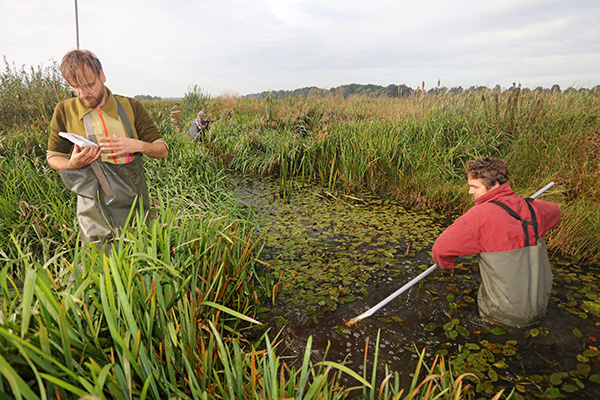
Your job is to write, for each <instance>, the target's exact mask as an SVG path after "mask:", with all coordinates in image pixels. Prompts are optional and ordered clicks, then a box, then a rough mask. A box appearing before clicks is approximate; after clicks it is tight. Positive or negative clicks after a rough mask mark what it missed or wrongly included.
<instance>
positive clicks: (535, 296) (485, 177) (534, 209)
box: [433, 157, 560, 328]
mask: <svg viewBox="0 0 600 400" xmlns="http://www.w3.org/2000/svg"><path fill="white" fill-rule="evenodd" d="M467 173H468V184H469V194H471V195H473V197H474V202H475V206H474V207H473V208H471V209H470V210H469V211H467V212H466V213H465V214H464V215H462V216H461V217H459V218H458V219H457V220H456V221H455V222H454V223H453V224H452V225H450V227H448V229H446V230H445V231H444V232H443V233H442V234H441V235H440V237H439V238H438V239H437V240H436V242H435V244H434V245H433V259H434V261H435V262H436V263H437V265H438V266H439V267H440V268H442V269H445V270H449V269H452V268H454V264H455V263H456V259H457V258H458V257H459V256H465V255H469V254H477V253H479V271H480V273H481V286H480V287H479V293H478V295H477V302H478V305H479V313H480V315H481V316H482V317H485V318H488V319H492V320H495V321H497V322H500V323H503V324H505V325H509V326H513V327H518V328H520V327H525V326H528V325H531V324H533V323H534V322H535V321H536V320H538V319H540V318H543V317H544V316H545V314H546V307H547V305H548V299H549V297H550V290H551V288H552V270H551V269H550V262H549V260H548V254H547V252H546V242H545V239H544V238H543V235H544V233H546V232H547V231H548V230H550V229H552V228H554V227H555V226H556V225H557V224H558V221H559V219H560V209H559V207H558V205H557V204H554V203H550V202H546V201H542V200H531V199H523V198H521V197H519V196H517V195H516V194H515V192H513V191H512V189H511V188H510V185H509V184H508V178H509V174H508V166H507V164H506V162H504V161H503V160H498V159H492V158H487V157H486V158H480V159H477V160H474V161H471V162H470V163H469V164H468V165H467Z"/></svg>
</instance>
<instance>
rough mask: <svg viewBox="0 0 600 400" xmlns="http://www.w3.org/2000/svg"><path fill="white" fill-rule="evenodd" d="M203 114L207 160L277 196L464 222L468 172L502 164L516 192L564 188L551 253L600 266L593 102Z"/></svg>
mask: <svg viewBox="0 0 600 400" xmlns="http://www.w3.org/2000/svg"><path fill="white" fill-rule="evenodd" d="M184 101H185V100H184ZM204 109H205V111H208V113H209V116H210V117H211V118H212V119H214V120H215V121H216V122H215V123H214V124H213V126H212V129H211V131H210V134H209V135H208V137H207V146H208V148H209V150H210V151H211V154H213V155H214V156H215V157H216V158H217V159H219V160H220V162H221V165H224V166H227V167H230V168H234V169H236V170H238V171H240V172H242V173H256V174H277V175H278V176H279V177H280V180H281V194H282V196H286V194H287V193H288V191H289V190H290V188H292V187H293V181H294V179H298V178H309V179H312V180H313V181H314V182H316V183H317V184H319V185H322V186H324V187H326V188H328V189H329V190H333V191H341V192H347V193H352V192H355V191H357V190H358V189H368V190H370V191H373V192H375V193H378V194H381V195H383V196H386V197H393V198H395V199H397V200H400V201H401V202H403V203H405V204H409V205H416V206H421V207H426V208H433V209H436V210H438V211H442V212H445V213H448V214H451V213H452V214H453V213H456V214H458V213H462V212H464V211H465V210H466V209H468V208H469V207H470V206H471V205H472V202H471V199H470V198H469V196H468V195H467V193H466V192H467V190H466V185H465V174H464V165H465V164H466V162H468V161H469V160H471V159H474V158H476V157H479V156H492V157H500V158H504V159H506V160H507V161H508V162H509V163H510V170H511V175H512V177H511V184H512V186H513V188H514V189H515V190H516V191H517V192H518V193H523V194H525V193H533V192H535V191H536V190H537V189H538V188H540V187H542V186H544V185H545V184H546V183H548V182H550V181H555V182H556V183H557V185H556V186H555V188H554V189H552V190H551V192H549V193H547V194H545V195H544V196H545V197H544V198H545V199H546V200H550V201H555V202H557V203H559V204H560V206H561V209H562V213H563V218H562V221H561V223H560V225H559V226H558V228H556V229H554V230H553V231H551V232H550V233H549V234H548V239H549V248H550V249H551V250H553V251H556V252H560V253H561V254H563V255H566V256H569V257H572V258H574V259H577V260H579V261H586V262H591V263H598V262H599V261H600V244H599V243H598V242H597V240H596V238H597V237H598V236H600V155H599V154H600V140H599V136H598V132H600V95H599V94H598V93H596V92H589V91H577V90H567V91H564V92H555V93H549V92H535V91H530V90H526V89H525V90H523V89H520V88H518V87H515V88H512V89H510V90H507V91H504V92H499V91H494V90H487V89H486V90H482V89H479V90H473V91H465V92H463V93H461V94H458V95H454V94H449V93H440V94H436V95H423V96H420V95H417V96H414V97H412V98H408V99H387V98H376V99H371V98H366V97H351V98H348V99H344V98H342V97H314V98H293V99H287V100H277V101H275V100H272V99H269V98H267V99H265V100H256V99H254V100H249V99H239V98H226V97H223V98H218V99H211V101H210V102H209V103H207V104H204ZM189 118H191V117H190V116H188V115H184V120H186V121H187V119H189Z"/></svg>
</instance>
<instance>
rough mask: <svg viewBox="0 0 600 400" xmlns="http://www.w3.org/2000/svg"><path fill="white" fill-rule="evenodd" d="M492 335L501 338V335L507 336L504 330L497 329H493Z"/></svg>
mask: <svg viewBox="0 0 600 400" xmlns="http://www.w3.org/2000/svg"><path fill="white" fill-rule="evenodd" d="M492 334H494V335H496V336H500V335H504V334H506V331H505V330H504V329H502V328H499V327H495V328H494V329H492Z"/></svg>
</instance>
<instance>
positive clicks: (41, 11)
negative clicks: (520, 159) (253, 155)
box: [0, 0, 600, 97]
mask: <svg viewBox="0 0 600 400" xmlns="http://www.w3.org/2000/svg"><path fill="white" fill-rule="evenodd" d="M0 5H1V6H2V10H3V13H2V15H1V16H0V34H1V35H2V36H1V37H2V46H1V47H0V48H1V49H2V55H4V56H7V59H8V60H9V61H12V62H15V63H17V64H18V65H20V64H31V65H39V64H41V63H46V64H47V63H48V62H49V61H51V60H60V59H61V58H62V55H63V54H64V53H65V52H66V51H68V50H70V49H72V48H74V47H75V40H74V37H75V35H74V33H75V28H74V7H73V4H72V3H70V4H66V3H56V4H55V3H49V2H46V1H42V0H30V1H28V2H20V3H18V2H12V1H9V0H0ZM79 17H80V18H79V20H80V24H79V25H80V43H81V47H83V48H88V49H90V50H92V51H94V52H95V53H96V54H97V55H98V56H99V57H100V58H101V60H102V62H103V66H104V69H105V71H106V74H107V79H108V85H109V87H111V89H113V90H114V91H115V92H117V93H122V94H126V95H135V94H151V95H155V96H163V97H167V96H181V95H183V94H184V93H185V92H186V90H187V89H188V88H189V87H190V86H191V85H198V86H200V87H202V88H204V89H205V90H207V91H208V92H210V93H212V94H214V95H217V94H219V93H221V92H225V91H227V92H235V93H239V94H247V93H255V92H261V91H264V90H269V89H273V90H279V89H295V88H299V87H305V86H318V87H324V88H329V87H334V86H339V85H342V84H348V83H373V84H380V85H388V84H392V83H393V84H402V83H404V84H407V85H409V86H411V87H417V86H420V85H421V82H423V81H425V82H426V85H427V86H428V87H433V86H436V85H437V81H438V79H440V80H441V82H442V84H444V85H446V86H449V87H452V86H459V85H460V86H463V87H469V86H473V85H489V86H495V85H496V84H500V85H502V86H510V85H512V82H523V83H525V82H527V85H529V86H534V87H535V86H548V87H549V86H551V85H552V84H554V83H558V84H560V85H561V87H568V86H570V85H572V84H576V85H584V86H594V85H597V84H600V60H599V58H600V43H599V41H598V40H597V38H598V37H600V27H599V25H598V23H597V21H598V20H599V19H600V3H598V2H597V1H592V0H580V1H570V0H543V1H542V0H505V1H501V2H499V1H482V0H479V1H471V0H432V1H425V2H424V1H413V0H374V1H370V2H364V1H355V0H346V1H342V0H330V1H327V2H324V1H316V0H308V1H300V0H256V1H253V2H247V1H241V0H233V1H231V0H222V1H210V0H205V1H192V0H172V1H169V2H167V1H163V0H148V1H141V0H131V1H128V2H120V1H116V0H106V1H104V2H102V3H93V2H79Z"/></svg>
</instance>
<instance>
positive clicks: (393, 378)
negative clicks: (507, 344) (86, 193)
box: [0, 64, 500, 399]
mask: <svg viewBox="0 0 600 400" xmlns="http://www.w3.org/2000/svg"><path fill="white" fill-rule="evenodd" d="M68 95H69V94H68V90H67V87H66V85H65V84H64V82H62V81H61V80H60V79H59V77H58V75H57V73H56V68H54V69H50V70H41V69H37V70H36V69H32V70H31V71H25V70H17V69H15V68H13V67H11V66H10V65H8V64H7V65H6V70H5V72H4V73H2V76H1V82H0V111H1V112H0V132H1V133H0V196H1V198H0V260H2V264H1V269H0V292H1V295H0V397H2V398H4V397H7V396H8V397H11V396H12V397H11V398H18V399H48V398H62V399H65V398H67V399H76V398H85V399H129V398H140V399H166V398H173V399H175V398H176V399H209V398H211V399H212V398H218V399H240V398H270V399H274V398H289V397H295V398H298V399H300V398H302V399H313V398H320V399H338V398H344V397H347V396H348V394H350V395H352V394H353V393H359V395H362V397H363V398H370V399H375V398H376V397H377V398H386V399H387V398H394V399H412V398H418V399H430V398H444V399H452V398H460V397H461V396H470V392H469V391H468V387H469V386H470V384H467V383H466V382H463V379H464V378H465V377H466V376H468V375H461V376H459V377H455V376H454V375H453V374H452V372H451V369H450V367H449V366H447V365H446V364H445V363H444V361H443V359H436V360H435V361H434V362H433V363H432V364H431V365H430V366H427V365H425V364H424V362H423V358H424V353H421V358H420V359H419V361H418V363H417V366H416V371H415V377H414V379H413V382H412V385H411V386H410V387H409V388H405V389H402V388H400V387H399V385H398V378H399V377H398V375H397V374H394V373H390V374H389V375H387V376H385V377H380V376H377V374H376V372H375V370H373V371H367V370H368V368H365V373H364V375H362V376H359V375H358V374H356V373H355V372H353V371H351V370H349V369H348V368H347V367H345V366H343V365H340V364H336V363H332V362H329V361H326V360H323V361H320V362H316V363H315V362H313V361H311V359H310V355H311V341H310V340H309V341H308V343H307V346H306V351H305V354H304V357H303V361H302V364H301V365H291V366H289V365H287V364H286V363H285V360H284V359H282V358H280V357H278V356H277V354H276V348H275V346H274V345H272V344H271V342H270V341H269V339H268V337H267V336H266V335H264V336H261V337H260V338H258V339H256V340H253V341H252V342H251V341H250V339H248V338H249V337H251V336H252V335H250V333H251V332H252V326H253V325H254V324H256V322H255V321H254V320H253V319H252V318H251V316H253V315H254V310H253V309H254V304H255V300H256V298H257V296H258V292H257V289H255V285H256V284H257V280H256V279H255V278H256V274H255V271H254V270H255V267H256V266H257V263H259V260H260V244H259V243H257V242H256V238H255V235H254V234H253V227H254V222H253V217H252V215H251V214H250V211H249V210H247V209H244V208H240V206H238V205H236V203H235V202H234V201H232V200H231V196H230V194H229V193H228V189H227V188H226V187H225V185H224V175H223V173H222V171H221V170H220V169H219V168H217V167H216V166H215V164H214V162H213V161H212V158H211V157H210V156H208V155H207V154H204V153H203V150H202V148H201V147H199V146H190V144H189V142H188V141H187V140H186V139H185V137H184V136H185V134H182V133H181V131H184V132H185V127H181V125H179V124H178V122H177V121H178V120H177V118H176V117H175V116H177V115H178V114H177V113H176V111H177V110H175V109H174V108H173V103H168V102H165V103H160V104H156V105H154V106H153V107H152V108H151V112H152V114H153V116H154V118H155V119H156V121H157V124H158V125H159V128H160V130H161V132H162V133H163V135H164V136H165V138H166V139H167V141H168V142H169V146H170V150H171V153H170V155H169V158H168V160H167V161H157V160H146V168H147V171H148V180H149V186H150V187H151V188H152V189H151V193H152V197H153V198H154V199H155V201H154V202H153V203H152V211H153V214H154V215H155V218H154V219H152V220H151V221H150V223H149V224H148V226H146V225H145V224H134V225H133V226H132V227H131V228H129V229H125V230H123V232H122V234H121V236H120V239H119V241H118V244H117V245H116V246H115V247H114V248H113V252H112V254H111V256H110V257H107V256H105V255H103V254H100V253H98V252H97V251H96V250H95V249H94V248H93V247H85V248H80V247H79V246H78V239H77V228H76V221H75V200H74V196H73V195H71V193H70V192H68V191H67V190H66V189H65V188H64V186H63V185H62V183H61V182H60V179H59V177H58V174H56V172H55V171H53V170H51V169H50V168H49V167H48V166H47V165H46V163H45V160H44V156H45V147H46V141H47V126H48V124H49V120H50V117H51V113H52V108H53V104H52V106H50V105H49V104H48V103H55V102H56V101H58V100H59V99H61V98H65V97H66V96H68ZM192 97H193V96H192ZM37 99H45V100H44V101H42V103H39V104H38V103H36V101H38V100H37ZM194 99H196V100H197V101H199V102H206V101H207V99H206V98H204V97H203V96H196V97H194ZM196 100H194V101H196ZM188 101H189V99H188ZM231 101H233V102H235V99H223V100H222V102H221V101H220V100H219V101H217V102H212V101H211V102H209V103H207V104H208V105H210V104H215V106H220V105H221V106H222V105H226V104H229V103H228V102H231ZM185 105H186V100H184V103H183V104H182V109H186V108H185V107H184V106H185ZM188 106H189V107H188V108H189V109H194V110H195V109H196V106H197V104H195V103H194V104H188ZM222 109H223V110H225V109H226V108H225V107H224V108H222ZM190 117H191V116H190V115H185V116H184V121H185V120H186V119H189V118H190ZM219 117H221V115H219ZM233 122H234V121H232V123H233ZM243 126H244V125H243V124H241V125H240V127H243ZM180 129H181V130H180ZM211 150H212V151H213V154H214V151H215V150H216V148H215V147H211ZM282 176H285V175H282ZM132 218H134V220H135V218H136V216H132ZM71 276H73V277H74V282H73V283H72V284H69V283H68V282H69V279H70V278H71ZM367 356H370V357H373V364H375V365H376V364H377V352H375V354H373V355H372V356H371V355H365V360H367ZM342 374H346V375H350V376H352V377H353V378H355V379H356V381H357V386H356V387H352V388H344V387H342V386H340V384H339V382H340V377H341V376H342ZM382 380H383V382H382V383H381V381H382ZM499 397H500V395H498V396H497V398H499Z"/></svg>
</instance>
